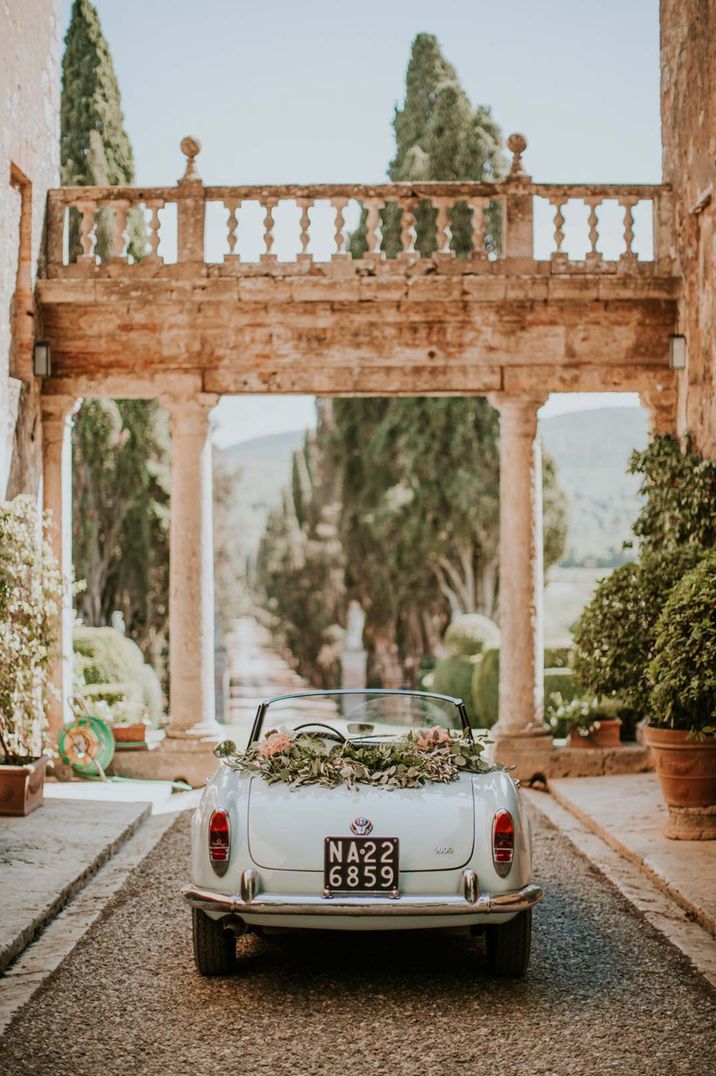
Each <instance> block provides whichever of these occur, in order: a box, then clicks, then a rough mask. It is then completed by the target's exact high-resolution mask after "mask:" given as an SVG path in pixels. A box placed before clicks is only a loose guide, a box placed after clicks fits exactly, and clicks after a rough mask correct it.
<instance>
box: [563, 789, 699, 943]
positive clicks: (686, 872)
mask: <svg viewBox="0 0 716 1076" xmlns="http://www.w3.org/2000/svg"><path fill="white" fill-rule="evenodd" d="M549 791H550V792H551V793H552V795H553V796H554V798H555V799H556V800H557V802H558V803H560V804H562V806H563V807H566V808H567V810H569V811H571V812H572V814H574V815H575V816H576V817H577V818H579V819H580V820H581V821H582V822H583V823H584V824H585V825H586V826H587V827H588V828H589V829H590V830H591V831H592V832H593V833H596V834H597V835H598V836H600V837H601V838H602V839H603V840H604V841H606V842H607V844H608V845H609V846H610V847H611V848H613V849H614V850H615V851H617V852H619V853H620V855H622V856H625V857H626V858H627V859H628V860H629V861H630V862H632V863H634V864H635V865H636V866H638V867H639V868H640V869H641V870H643V871H644V872H646V874H647V875H648V876H649V877H650V878H651V879H652V880H653V881H654V882H655V883H656V884H657V885H658V886H659V887H660V888H661V889H663V890H664V891H665V892H666V893H668V894H669V896H670V897H671V898H672V899H673V900H675V901H676V902H677V904H679V905H680V906H681V907H682V908H684V909H685V910H686V911H687V913H688V914H689V915H690V916H691V917H692V918H693V919H694V920H695V922H697V923H700V924H701V925H702V926H703V927H704V928H705V929H706V930H708V931H709V932H710V933H711V934H712V935H714V936H716V841H672V840H668V839H667V838H666V837H664V835H663V831H664V827H665V826H666V823H667V810H666V806H665V804H664V801H663V799H662V797H661V793H660V790H659V782H658V779H657V777H656V775H655V774H653V773H640V774H620V775H615V776H610V777H607V776H605V777H576V778H563V779H561V780H551V781H550V782H549Z"/></svg>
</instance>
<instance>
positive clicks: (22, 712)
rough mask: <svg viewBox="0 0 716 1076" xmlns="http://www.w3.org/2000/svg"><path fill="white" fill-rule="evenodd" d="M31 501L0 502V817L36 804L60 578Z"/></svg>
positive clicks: (43, 526)
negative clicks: (48, 672) (48, 673)
mask: <svg viewBox="0 0 716 1076" xmlns="http://www.w3.org/2000/svg"><path fill="white" fill-rule="evenodd" d="M49 526H50V519H49V517H48V516H47V515H45V516H42V517H40V513H39V512H38V509H37V505H36V503H35V500H34V499H33V498H32V497H29V496H20V497H16V498H15V499H14V500H13V501H9V502H7V503H5V504H0V814H11V815H26V814H29V812H30V811H32V810H34V809H35V807H38V806H39V805H40V803H41V802H42V795H43V787H44V780H45V767H46V764H47V757H46V756H45V755H43V746H44V744H43V733H44V727H45V714H44V709H45V707H44V704H45V697H46V693H47V667H48V664H49V662H50V659H51V657H52V656H53V653H54V648H55V644H56V641H57V625H58V621H59V613H60V608H61V603H62V594H63V581H62V576H61V574H60V572H59V571H58V569H57V564H56V561H55V558H54V555H53V552H52V548H51V546H50V543H49V541H48V540H47V529H48V527H49Z"/></svg>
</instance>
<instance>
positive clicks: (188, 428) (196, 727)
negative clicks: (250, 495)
mask: <svg viewBox="0 0 716 1076" xmlns="http://www.w3.org/2000/svg"><path fill="white" fill-rule="evenodd" d="M218 399H219V398H218V396H214V395H211V394H209V393H202V394H200V395H197V396H192V397H189V398H180V397H174V396H167V397H162V398H161V402H162V403H163V404H164V406H165V407H167V409H168V410H169V411H170V413H171V429H172V448H171V453H172V456H171V460H172V462H171V467H172V478H171V525H170V550H169V675H170V681H171V687H170V700H169V713H170V720H169V728H168V730H167V735H168V736H169V737H174V738H190V737H205V736H212V735H215V734H218V733H219V731H220V730H219V726H218V724H217V722H216V713H215V702H214V542H213V521H212V515H213V502H212V471H211V467H212V461H211V438H210V423H209V413H210V411H211V409H212V408H213V407H214V405H215V404H216V403H217V401H218Z"/></svg>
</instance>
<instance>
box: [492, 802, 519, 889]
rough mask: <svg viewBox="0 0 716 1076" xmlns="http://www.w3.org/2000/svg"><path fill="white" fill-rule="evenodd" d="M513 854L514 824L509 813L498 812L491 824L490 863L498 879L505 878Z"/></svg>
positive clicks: (508, 871) (510, 865)
mask: <svg viewBox="0 0 716 1076" xmlns="http://www.w3.org/2000/svg"><path fill="white" fill-rule="evenodd" d="M514 854H515V823H514V820H513V818H512V815H511V814H510V812H509V811H505V810H504V809H503V810H499V811H498V812H497V814H496V815H495V817H494V819H493V822H492V861H493V863H494V864H495V870H496V871H497V873H498V874H499V876H500V878H506V877H507V875H508V874H509V873H510V868H511V867H512V860H513V858H514Z"/></svg>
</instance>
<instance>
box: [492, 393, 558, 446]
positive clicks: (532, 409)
mask: <svg viewBox="0 0 716 1076" xmlns="http://www.w3.org/2000/svg"><path fill="white" fill-rule="evenodd" d="M487 398H488V400H489V401H490V403H491V404H492V406H493V407H494V408H495V409H496V410H497V411H499V413H500V429H501V430H505V429H507V427H509V428H510V429H511V430H512V431H514V432H515V433H517V434H518V435H519V434H520V433H521V434H522V435H524V436H526V437H534V436H535V434H536V432H537V412H538V411H539V409H540V407H542V405H543V404H544V402H545V400H546V399H547V397H546V396H538V395H537V394H535V393H529V394H520V395H519V396H517V395H513V394H512V393H507V392H491V393H489V394H488V397H487Z"/></svg>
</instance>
